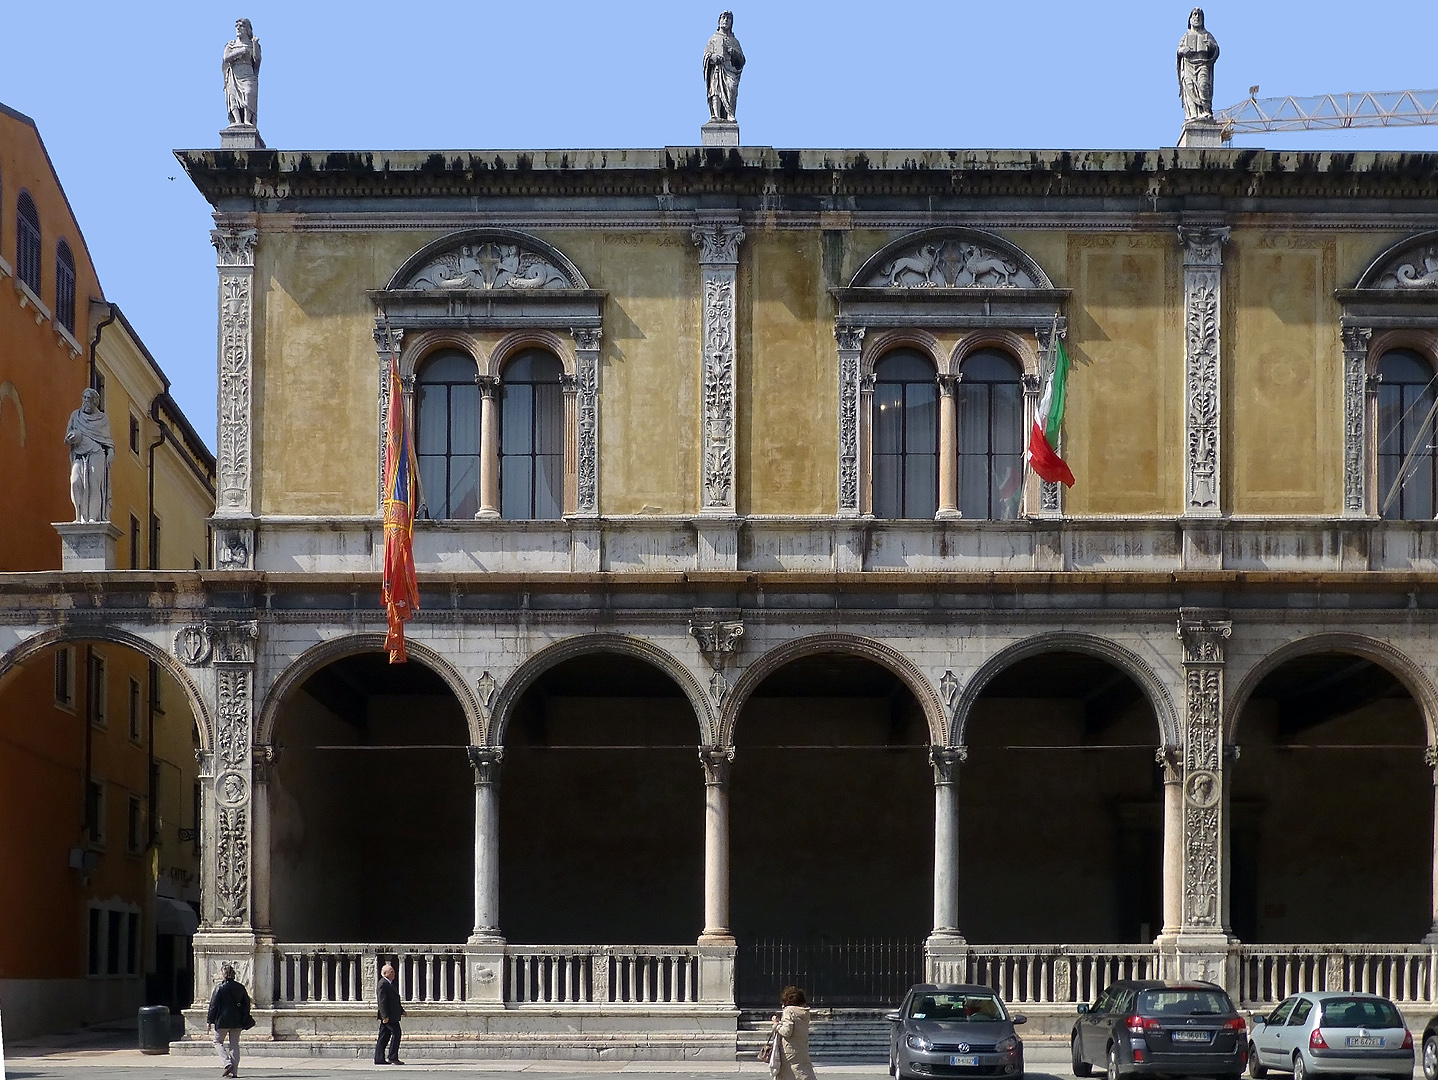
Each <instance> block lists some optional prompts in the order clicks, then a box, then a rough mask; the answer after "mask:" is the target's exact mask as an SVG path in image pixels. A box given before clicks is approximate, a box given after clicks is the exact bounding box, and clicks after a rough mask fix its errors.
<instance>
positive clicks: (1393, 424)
mask: <svg viewBox="0 0 1438 1080" xmlns="http://www.w3.org/2000/svg"><path fill="white" fill-rule="evenodd" d="M1378 377H1379V383H1378V513H1379V516H1380V517H1385V518H1398V519H1403V520H1407V521H1431V520H1432V518H1433V514H1434V482H1435V479H1438V469H1435V468H1434V459H1435V451H1434V442H1435V440H1434V425H1433V415H1432V414H1433V400H1434V385H1433V384H1434V378H1433V365H1432V364H1430V363H1429V362H1428V361H1427V359H1425V358H1424V357H1423V356H1422V355H1421V354H1419V353H1416V352H1413V351H1411V350H1409V349H1391V350H1389V351H1388V352H1386V353H1384V354H1383V358H1382V359H1381V360H1379V361H1378ZM1405 463H1406V464H1405ZM1400 474H1401V475H1402V482H1401V483H1399V482H1398V479H1399V476H1400Z"/></svg>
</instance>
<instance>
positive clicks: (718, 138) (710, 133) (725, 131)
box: [699, 120, 739, 146]
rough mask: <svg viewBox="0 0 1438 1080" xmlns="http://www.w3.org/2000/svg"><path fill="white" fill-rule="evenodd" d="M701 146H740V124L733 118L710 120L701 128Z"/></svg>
mask: <svg viewBox="0 0 1438 1080" xmlns="http://www.w3.org/2000/svg"><path fill="white" fill-rule="evenodd" d="M699 145H701V146H738V145H739V125H738V124H736V123H735V122H734V121H733V120H710V121H709V123H707V124H705V125H704V126H703V127H701V128H700V129H699Z"/></svg>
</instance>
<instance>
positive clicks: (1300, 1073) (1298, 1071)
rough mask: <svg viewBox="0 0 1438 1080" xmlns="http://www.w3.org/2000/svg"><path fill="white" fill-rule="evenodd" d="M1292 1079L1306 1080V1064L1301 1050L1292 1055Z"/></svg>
mask: <svg viewBox="0 0 1438 1080" xmlns="http://www.w3.org/2000/svg"><path fill="white" fill-rule="evenodd" d="M1293 1080H1308V1066H1307V1065H1306V1064H1304V1061H1303V1054H1302V1053H1301V1052H1300V1053H1296V1054H1294V1055H1293Z"/></svg>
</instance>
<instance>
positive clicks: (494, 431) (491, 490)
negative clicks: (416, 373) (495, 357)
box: [474, 375, 499, 518]
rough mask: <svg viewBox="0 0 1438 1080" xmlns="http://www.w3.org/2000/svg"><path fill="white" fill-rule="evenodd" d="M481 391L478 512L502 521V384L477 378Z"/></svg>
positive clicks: (489, 376)
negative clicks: (500, 494) (500, 430)
mask: <svg viewBox="0 0 1438 1080" xmlns="http://www.w3.org/2000/svg"><path fill="white" fill-rule="evenodd" d="M474 381H475V384H476V385H478V387H479V512H478V513H476V514H475V515H474V516H475V517H477V518H495V517H499V401H498V395H499V380H498V379H496V378H495V377H494V376H493V375H477V376H476V377H475V380H474Z"/></svg>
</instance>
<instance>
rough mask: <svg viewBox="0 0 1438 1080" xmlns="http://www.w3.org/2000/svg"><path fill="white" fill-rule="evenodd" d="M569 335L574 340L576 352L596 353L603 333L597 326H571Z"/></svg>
mask: <svg viewBox="0 0 1438 1080" xmlns="http://www.w3.org/2000/svg"><path fill="white" fill-rule="evenodd" d="M569 335H570V337H572V338H574V349H575V351H576V352H598V351H599V341H600V339H601V338H602V337H603V336H604V331H603V330H601V329H600V328H599V327H597V326H572V327H570V328H569Z"/></svg>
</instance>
